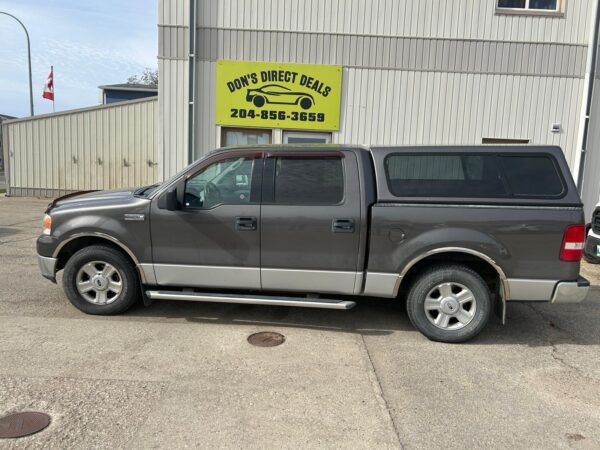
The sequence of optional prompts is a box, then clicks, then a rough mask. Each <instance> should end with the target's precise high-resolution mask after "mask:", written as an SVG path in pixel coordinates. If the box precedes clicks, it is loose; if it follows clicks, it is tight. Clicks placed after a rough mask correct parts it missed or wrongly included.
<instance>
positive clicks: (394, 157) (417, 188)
mask: <svg viewBox="0 0 600 450" xmlns="http://www.w3.org/2000/svg"><path fill="white" fill-rule="evenodd" d="M384 164H385V172H386V178H387V182H388V186H389V189H390V192H391V193H392V194H393V195H395V196H396V197H464V198H515V197H518V198H527V197H529V198H533V197H559V196H561V195H562V194H563V183H562V179H561V177H560V175H559V173H558V171H557V168H556V166H555V164H554V161H553V159H552V158H550V157H548V156H544V155H539V156H537V155H535V156H527V155H525V156H517V155H515V156H497V155H493V154H487V155H457V154H451V155H448V154H446V155H441V154H440V155H431V154H430V155H411V154H391V155H389V156H388V157H386V159H385V163H384Z"/></svg>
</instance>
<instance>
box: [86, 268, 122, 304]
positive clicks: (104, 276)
mask: <svg viewBox="0 0 600 450" xmlns="http://www.w3.org/2000/svg"><path fill="white" fill-rule="evenodd" d="M75 284H76V286H77V292H79V295H81V297H83V298H84V299H85V300H86V301H88V302H90V303H93V304H94V305H109V304H111V303H113V302H115V301H116V300H117V299H118V298H119V296H120V295H121V292H122V291H123V276H122V275H121V272H119V271H118V270H117V269H116V268H115V267H114V266H113V265H111V264H109V263H107V262H106V261H91V262H89V263H87V264H84V265H83V266H82V267H81V269H79V271H78V272H77V277H76V280H75Z"/></svg>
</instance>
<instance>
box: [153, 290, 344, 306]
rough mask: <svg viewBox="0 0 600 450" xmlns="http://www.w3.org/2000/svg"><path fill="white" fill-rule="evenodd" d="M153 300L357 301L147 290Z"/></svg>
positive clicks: (318, 303) (317, 303) (301, 303)
mask: <svg viewBox="0 0 600 450" xmlns="http://www.w3.org/2000/svg"><path fill="white" fill-rule="evenodd" d="M146 295H147V296H148V297H149V298H151V299H152V300H187V301H190V302H214V303H239V304H248V305H275V306H298V307H301V308H323V309H351V308H354V307H355V306H356V302H353V301H349V300H330V299H303V298H298V297H275V296H273V297H269V296H265V295H252V296H243V295H236V294H209V293H201V292H181V291H146Z"/></svg>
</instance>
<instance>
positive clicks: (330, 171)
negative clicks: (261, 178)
mask: <svg viewBox="0 0 600 450" xmlns="http://www.w3.org/2000/svg"><path fill="white" fill-rule="evenodd" d="M343 198H344V170H343V166H342V159H341V158H338V157H320V158H303V157H280V158H277V160H276V163H275V198H274V201H275V203H278V204H285V205H336V204H338V203H340V202H341V201H342V200H343Z"/></svg>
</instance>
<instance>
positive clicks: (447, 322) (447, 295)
mask: <svg viewBox="0 0 600 450" xmlns="http://www.w3.org/2000/svg"><path fill="white" fill-rule="evenodd" d="M424 307H425V315H426V316H427V320H429V322H431V323H432V324H433V325H435V326H436V327H437V328H440V329H442V330H460V329H461V328H464V327H466V326H467V325H468V324H470V323H471V321H472V320H473V318H474V317H475V313H476V312H477V301H476V299H475V296H474V295H473V293H472V292H471V290H470V289H469V288H467V287H466V286H465V285H463V284H460V283H452V282H450V283H440V284H438V285H437V286H435V287H434V288H433V289H431V290H430V291H429V293H428V294H427V297H425V304H424Z"/></svg>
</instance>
